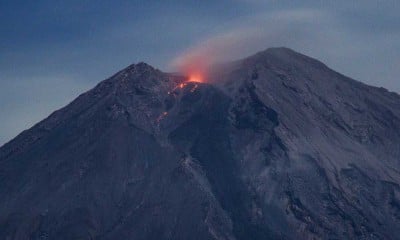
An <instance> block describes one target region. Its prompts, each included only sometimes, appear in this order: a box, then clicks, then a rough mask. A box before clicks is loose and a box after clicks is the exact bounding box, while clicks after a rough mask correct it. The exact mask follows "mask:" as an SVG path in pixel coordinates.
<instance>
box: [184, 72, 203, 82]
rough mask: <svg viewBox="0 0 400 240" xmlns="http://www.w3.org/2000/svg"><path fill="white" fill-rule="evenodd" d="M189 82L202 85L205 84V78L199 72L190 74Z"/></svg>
mask: <svg viewBox="0 0 400 240" xmlns="http://www.w3.org/2000/svg"><path fill="white" fill-rule="evenodd" d="M188 82H197V83H202V82H204V77H203V75H202V74H201V73H199V72H194V73H190V74H189V80H188Z"/></svg>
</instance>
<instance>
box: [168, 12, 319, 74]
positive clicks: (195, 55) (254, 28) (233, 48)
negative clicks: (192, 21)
mask: <svg viewBox="0 0 400 240" xmlns="http://www.w3.org/2000/svg"><path fill="white" fill-rule="evenodd" d="M326 18H327V15H325V14H324V13H323V12H321V11H318V10H313V9H300V10H288V11H277V12H273V13H269V14H264V15H257V16H253V17H251V18H248V19H245V20H244V21H243V22H240V23H236V25H235V26H234V27H232V28H231V29H229V30H227V31H224V32H222V33H219V34H217V35H215V36H212V37H209V38H206V39H203V40H201V41H200V42H198V43H197V44H196V45H194V46H192V47H191V48H189V49H187V50H185V51H184V52H182V53H181V54H180V55H178V56H177V57H176V58H174V59H173V61H172V62H171V64H170V66H171V68H172V69H175V70H178V71H182V72H184V73H188V72H191V71H201V72H203V73H207V71H208V68H209V67H210V66H212V65H213V64H215V63H218V62H224V61H231V60H236V59H239V58H243V57H244V56H247V55H250V54H253V53H254V52H256V51H260V50H263V49H265V48H267V47H272V46H281V45H285V43H290V42H291V41H290V40H295V39H296V40H299V37H300V38H301V39H302V40H304V38H305V37H306V36H307V35H309V34H310V33H309V31H308V30H307V29H306V28H301V27H300V28H299V25H309V24H313V23H314V22H315V23H317V22H319V23H321V22H323V21H326ZM299 29H301V30H300V31H299ZM288 40H289V41H288Z"/></svg>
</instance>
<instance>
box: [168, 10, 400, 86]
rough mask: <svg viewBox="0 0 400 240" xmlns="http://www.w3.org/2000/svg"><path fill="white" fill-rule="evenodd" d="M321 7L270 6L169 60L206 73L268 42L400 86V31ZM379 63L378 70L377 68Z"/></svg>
mask: <svg viewBox="0 0 400 240" xmlns="http://www.w3.org/2000/svg"><path fill="white" fill-rule="evenodd" d="M344 17H345V16H341V15H337V14H334V13H332V12H328V11H326V10H321V9H313V8H304V9H291V10H281V11H270V12H267V13H263V14H258V15H252V16H250V17H248V18H244V19H243V18H241V19H238V20H237V21H234V22H233V23H232V24H231V25H230V26H229V27H227V28H226V29H225V30H224V31H220V33H219V34H216V35H213V36H209V37H206V38H204V39H201V40H199V41H198V42H197V44H195V45H193V46H192V47H190V48H188V49H186V50H185V51H183V52H182V53H180V54H179V55H178V56H177V57H175V58H174V59H173V61H171V63H170V67H171V69H172V70H177V71H181V72H183V73H186V74H187V73H188V72H191V71H195V70H196V71H201V72H202V73H203V74H205V75H206V74H207V71H208V69H209V67H210V66H211V65H213V64H215V63H217V62H224V61H231V60H237V59H240V58H243V57H246V56H249V55H252V54H254V53H256V52H258V51H261V50H264V49H266V48H268V47H280V46H285V47H290V48H292V49H294V50H296V51H299V52H302V53H304V54H306V55H309V56H312V57H315V58H317V59H319V60H321V61H323V62H325V63H326V64H327V65H328V66H330V67H331V68H333V69H335V70H337V71H339V72H341V73H343V74H345V75H348V76H350V77H353V78H355V79H357V80H360V81H363V82H366V83H367V84H371V85H375V86H386V87H388V88H389V89H391V90H394V91H400V85H399V84H398V82H397V80H396V79H397V78H398V76H399V75H400V69H399V68H398V64H399V62H400V56H399V55H398V54H395V53H396V52H397V51H396V50H397V49H399V47H400V44H399V43H400V41H399V40H400V31H398V30H397V31H391V32H386V31H371V29H365V27H364V28H363V27H361V26H358V27H357V28H354V27H353V26H352V27H350V26H349V25H347V24H346V23H352V24H356V23H357V22H356V20H352V21H350V20H351V19H350V20H349V19H347V20H348V21H343V18H344ZM372 69H374V70H372Z"/></svg>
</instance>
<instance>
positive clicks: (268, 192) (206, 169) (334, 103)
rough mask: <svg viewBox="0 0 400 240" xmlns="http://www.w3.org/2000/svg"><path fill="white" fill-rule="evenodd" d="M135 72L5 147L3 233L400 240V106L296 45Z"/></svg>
mask: <svg viewBox="0 0 400 240" xmlns="http://www.w3.org/2000/svg"><path fill="white" fill-rule="evenodd" d="M217 68H218V69H216V70H215V72H213V74H212V75H211V76H210V82H211V83H208V84H207V83H186V84H185V85H184V87H183V88H180V87H179V85H180V84H181V83H182V82H183V81H185V79H184V78H183V77H179V76H176V75H172V74H168V73H163V72H161V71H159V70H156V69H154V68H152V67H151V66H149V65H147V64H145V63H139V64H136V65H131V66H129V67H127V68H126V69H124V70H122V71H120V72H119V73H117V74H116V75H114V76H112V77H111V78H109V79H107V80H105V81H103V82H101V83H100V84H98V85H97V86H96V87H95V88H94V89H92V90H90V91H89V92H87V93H84V94H82V95H81V96H79V97H78V98H77V99H76V100H74V101H73V102H72V103H71V104H69V105H68V106H67V107H65V108H63V109H61V110H58V111H56V112H54V113H53V114H52V115H51V116H49V117H48V118H47V119H45V120H44V121H42V122H40V123H38V124H37V125H35V126H34V127H33V128H31V129H29V130H27V131H24V132H23V133H21V134H20V135H19V136H17V137H16V138H15V139H14V140H12V141H11V142H9V143H7V144H5V145H4V146H3V147H1V148H0V239H21V240H22V239H32V240H39V239H41V240H43V239H65V240H67V239H68V240H70V239H95V240H103V239H104V240H106V239H135V240H136V239H137V240H139V239H238V240H239V239H252V240H256V239H399V238H400V237H399V236H400V187H399V184H400V96H399V95H397V94H395V93H391V92H388V91H387V90H385V89H382V88H376V87H371V86H367V85H365V84H362V83H360V82H357V81H354V80H352V79H349V78H347V77H345V76H343V75H341V74H339V73H337V72H334V71H332V70H331V69H329V68H328V67H326V66H325V65H324V64H322V63H321V62H318V61H317V60H315V59H312V58H309V57H306V56H304V55H301V54H299V53H296V52H294V51H292V50H290V49H286V48H273V49H268V50H266V51H263V52H260V53H258V54H256V55H254V56H251V57H249V58H246V59H243V60H240V61H236V62H231V63H228V64H225V65H221V66H219V67H217Z"/></svg>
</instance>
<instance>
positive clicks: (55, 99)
mask: <svg viewBox="0 0 400 240" xmlns="http://www.w3.org/2000/svg"><path fill="white" fill-rule="evenodd" d="M399 12H400V3H399V1H397V0H387V1H370V0H363V1H361V0H360V1H341V0H336V1H322V0H320V1H307V0H306V1H285V0H281V1H278V0H230V1H225V0H222V1H217V0H214V1H208V0H202V1H198V0H197V1H189V0H188V1H166V0H164V1H151V0H147V1H120V0H114V1H85V0H80V1H75V0H69V1H57V0H52V1H48V0H37V1H18V0H14V1H8V0H0V84H1V88H0V121H1V123H2V124H1V126H0V145H2V144H3V143H5V142H7V141H8V140H10V139H11V138H12V137H14V136H16V135H17V134H18V133H19V132H21V131H22V130H24V129H27V128H29V127H31V126H32V125H33V124H34V123H36V122H38V121H40V120H41V119H43V118H44V117H46V116H47V115H48V114H50V113H51V112H52V111H54V110H56V109H58V108H60V107H62V106H64V105H65V104H67V103H68V102H70V101H71V100H73V99H74V98H75V97H76V96H77V95H78V94H79V93H81V92H83V91H86V90H88V89H90V88H91V87H93V86H94V85H95V84H96V83H97V82H99V81H101V80H103V79H105V78H107V77H108V76H110V75H112V74H113V73H115V72H116V71H118V70H120V69H122V68H124V67H125V66H127V65H129V64H131V63H135V62H139V61H145V62H147V63H149V64H151V65H153V66H155V67H157V68H160V69H161V70H164V71H173V70H175V69H173V67H172V66H171V62H173V61H174V59H177V58H179V57H180V56H185V55H186V54H188V53H190V52H192V51H204V52H205V53H207V51H208V52H209V51H212V52H214V53H216V55H217V58H218V60H231V59H234V58H241V57H245V56H248V55H251V54H253V53H255V52H257V51H260V50H264V49H266V48H268V47H276V46H286V47H290V48H292V49H294V50H296V51H299V52H302V53H305V54H307V55H310V56H312V57H315V58H317V59H319V60H321V61H323V62H325V63H326V64H327V65H328V66H330V67H331V68H333V69H335V70H337V71H339V72H341V73H343V74H345V75H348V76H350V77H352V78H354V79H357V80H360V81H363V82H365V83H368V84H371V85H375V86H383V87H385V88H388V89H389V90H391V91H397V92H400V79H399V78H398V76H399V75H400V54H399V53H400V14H398V13H399Z"/></svg>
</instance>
